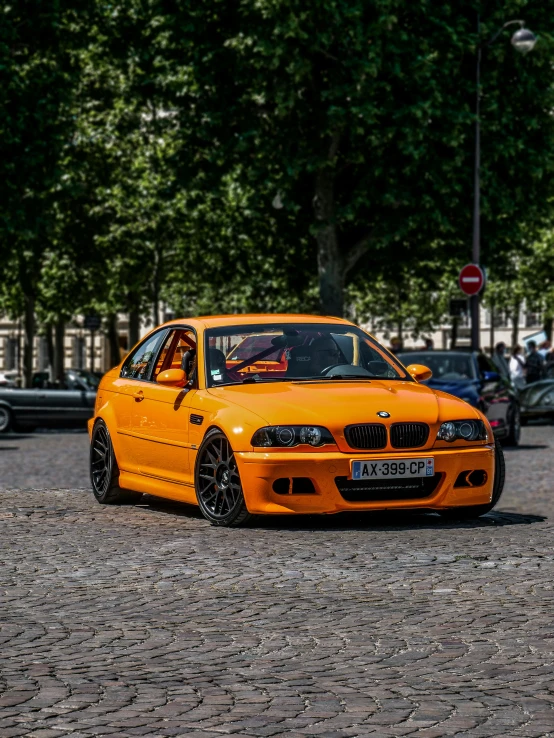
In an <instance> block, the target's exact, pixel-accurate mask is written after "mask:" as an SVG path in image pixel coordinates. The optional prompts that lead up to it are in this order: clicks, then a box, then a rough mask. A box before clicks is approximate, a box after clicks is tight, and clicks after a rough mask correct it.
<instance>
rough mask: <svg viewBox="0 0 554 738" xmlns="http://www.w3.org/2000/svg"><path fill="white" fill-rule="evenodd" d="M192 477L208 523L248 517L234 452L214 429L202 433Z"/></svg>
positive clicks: (223, 523)
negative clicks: (204, 433)
mask: <svg viewBox="0 0 554 738" xmlns="http://www.w3.org/2000/svg"><path fill="white" fill-rule="evenodd" d="M194 477H195V479H194V481H195V487H196V497H197V499H198V505H199V506H200V510H201V511H202V515H203V516H204V517H205V518H206V519H207V520H209V521H210V523H211V524H212V525H220V526H238V525H242V523H245V522H246V521H247V520H248V519H249V518H250V517H251V515H250V513H249V512H248V508H247V507H246V503H245V501H244V495H243V492H242V484H241V481H240V475H239V470H238V467H237V461H236V459H235V454H234V453H233V449H232V448H231V444H230V443H229V441H228V440H227V437H226V436H225V434H224V433H221V431H219V430H217V428H214V430H212V431H210V432H209V433H207V434H206V437H205V438H204V441H203V442H202V445H201V446H200V449H199V450H198V456H197V459H196V468H195V474H194Z"/></svg>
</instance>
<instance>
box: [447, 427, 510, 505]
mask: <svg viewBox="0 0 554 738" xmlns="http://www.w3.org/2000/svg"><path fill="white" fill-rule="evenodd" d="M505 479H506V463H505V461H504V452H503V451H502V446H501V445H500V444H499V443H498V441H496V443H495V444H494V484H493V488H492V500H491V501H490V502H489V503H487V504H486V505H472V506H471V507H457V508H452V509H451V510H441V512H440V514H441V515H442V517H444V518H448V519H450V520H452V519H454V520H475V519H476V518H480V517H481V515H486V513H488V512H490V511H491V510H492V509H493V508H494V507H495V506H496V505H497V503H498V501H499V500H500V497H501V496H502V491H503V490H504V481H505Z"/></svg>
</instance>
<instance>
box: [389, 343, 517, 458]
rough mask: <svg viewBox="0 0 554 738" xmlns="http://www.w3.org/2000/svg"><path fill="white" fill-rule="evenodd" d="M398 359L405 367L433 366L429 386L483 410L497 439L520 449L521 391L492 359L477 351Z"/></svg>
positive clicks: (420, 354)
mask: <svg viewBox="0 0 554 738" xmlns="http://www.w3.org/2000/svg"><path fill="white" fill-rule="evenodd" d="M398 358H399V359H400V361H401V362H402V363H403V364H404V365H405V366H408V365H409V364H423V365H424V366H427V367H429V369H431V371H432V372H433V376H432V377H431V379H429V380H428V381H427V382H425V384H428V385H429V386H430V387H432V388H433V389H438V390H442V391H443V392H448V393H449V394H451V395H454V396H455V397H460V398H461V399H462V400H465V401H466V402H468V403H469V404H470V405H473V407H476V408H478V409H479V410H481V411H482V412H483V413H485V415H486V416H487V418H488V421H489V423H490V424H491V428H492V430H493V432H494V435H495V437H496V438H498V439H499V440H502V441H504V442H505V443H506V444H507V445H510V446H517V444H518V443H519V437H520V434H521V413H520V404H519V396H518V392H517V390H516V388H515V387H514V385H513V383H512V382H511V380H510V378H509V377H508V376H506V375H501V374H499V372H498V368H497V367H496V366H495V365H494V364H493V363H492V361H491V360H490V359H489V357H488V356H486V355H485V354H483V353H480V352H476V351H406V352H403V353H401V354H399V355H398Z"/></svg>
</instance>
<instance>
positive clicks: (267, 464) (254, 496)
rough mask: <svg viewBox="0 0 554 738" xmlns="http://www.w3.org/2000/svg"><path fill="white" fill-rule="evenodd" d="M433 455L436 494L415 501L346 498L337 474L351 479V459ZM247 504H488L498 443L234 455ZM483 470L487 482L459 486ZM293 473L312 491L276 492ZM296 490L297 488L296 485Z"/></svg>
mask: <svg viewBox="0 0 554 738" xmlns="http://www.w3.org/2000/svg"><path fill="white" fill-rule="evenodd" d="M422 456H425V457H428V456H432V457H434V459H435V472H436V473H440V474H441V479H440V481H439V483H438V485H437V487H436V488H435V490H434V491H433V492H432V494H431V495H429V496H426V497H420V498H416V499H394V500H391V499H387V500H375V499H372V500H371V501H363V502H349V501H347V500H346V499H344V498H343V496H342V495H341V493H340V492H339V489H338V487H337V483H336V482H335V477H348V478H350V462H351V461H352V460H354V459H371V460H376V459H387V458H389V459H390V458H400V457H401V458H403V459H417V458H421V457H422ZM235 458H236V459H237V462H238V466H239V472H240V475H241V481H242V487H243V491H244V496H245V500H246V506H247V508H248V510H249V511H250V512H252V513H261V514H265V515H267V514H290V513H335V512H341V511H345V510H391V509H396V510H398V509H400V510H402V509H406V510H407V509H421V508H425V509H429V510H444V509H447V508H453V507H464V506H466V507H467V506H470V505H486V504H487V503H489V502H490V501H491V499H492V490H493V483H494V446H492V445H486V446H474V447H472V448H456V449H440V450H430V451H426V452H422V453H414V452H406V453H402V452H399V453H395V454H394V455H393V454H391V453H390V452H389V453H368V454H359V453H358V454H355V453H354V454H345V453H341V452H332V453H317V454H316V453H294V452H280V451H279V452H265V451H255V452H242V453H241V452H239V453H235ZM473 469H482V470H484V471H485V472H486V475H487V480H486V482H485V483H484V484H482V485H481V486H479V487H454V483H455V482H456V479H457V478H458V475H459V474H460V473H461V472H463V471H465V470H473ZM287 477H288V478H292V477H302V478H308V479H310V480H311V481H312V483H313V487H314V492H313V493H311V494H291V493H289V494H277V493H276V492H275V491H274V489H273V483H274V482H275V480H277V479H282V478H287ZM291 488H292V486H291Z"/></svg>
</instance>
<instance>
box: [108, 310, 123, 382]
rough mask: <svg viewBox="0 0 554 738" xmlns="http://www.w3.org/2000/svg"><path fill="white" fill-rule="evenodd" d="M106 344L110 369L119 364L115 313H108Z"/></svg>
mask: <svg viewBox="0 0 554 738" xmlns="http://www.w3.org/2000/svg"><path fill="white" fill-rule="evenodd" d="M108 344H109V347H110V369H112V368H113V367H114V366H117V365H118V364H119V361H120V358H119V333H118V332H117V315H116V314H115V313H111V314H110V315H108Z"/></svg>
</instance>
